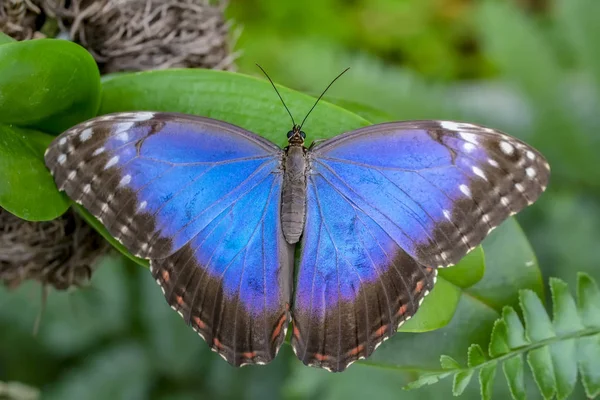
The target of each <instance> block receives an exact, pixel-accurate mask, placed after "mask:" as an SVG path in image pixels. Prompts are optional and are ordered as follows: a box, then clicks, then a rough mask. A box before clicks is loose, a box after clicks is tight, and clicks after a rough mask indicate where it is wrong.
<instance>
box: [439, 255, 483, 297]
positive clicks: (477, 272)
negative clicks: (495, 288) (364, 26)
mask: <svg viewBox="0 0 600 400" xmlns="http://www.w3.org/2000/svg"><path fill="white" fill-rule="evenodd" d="M484 264H485V254H484V253H483V248H482V247H481V246H477V247H476V248H475V249H473V251H471V252H470V253H469V254H467V255H466V256H465V257H464V258H463V259H462V260H460V262H459V263H458V264H456V265H455V266H453V267H450V268H444V269H441V270H439V271H438V275H439V276H440V277H442V278H444V279H445V280H447V281H449V282H452V283H453V284H455V285H456V286H458V287H460V288H463V289H466V288H469V287H471V286H473V285H475V284H476V283H477V282H479V281H480V280H481V279H482V278H483V275H484V274H485V268H482V266H483V265H484Z"/></svg>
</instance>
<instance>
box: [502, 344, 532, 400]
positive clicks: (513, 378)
mask: <svg viewBox="0 0 600 400" xmlns="http://www.w3.org/2000/svg"><path fill="white" fill-rule="evenodd" d="M502 370H503V371H504V376H505V377H506V381H507V383H508V387H509V388H510V394H511V395H512V397H513V399H515V400H525V399H526V398H527V397H526V395H525V374H524V370H523V356H521V355H520V354H518V355H516V356H515V357H512V358H509V359H508V360H506V361H504V363H502Z"/></svg>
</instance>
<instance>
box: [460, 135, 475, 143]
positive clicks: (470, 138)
mask: <svg viewBox="0 0 600 400" xmlns="http://www.w3.org/2000/svg"><path fill="white" fill-rule="evenodd" d="M459 135H460V137H461V138H463V139H464V140H466V141H467V142H470V143H471V144H473V143H477V139H478V138H477V135H476V134H474V133H469V132H460V133H459Z"/></svg>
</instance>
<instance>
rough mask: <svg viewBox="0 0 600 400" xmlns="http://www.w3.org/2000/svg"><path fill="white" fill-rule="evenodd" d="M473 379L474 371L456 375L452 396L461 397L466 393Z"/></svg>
mask: <svg viewBox="0 0 600 400" xmlns="http://www.w3.org/2000/svg"><path fill="white" fill-rule="evenodd" d="M472 377H473V370H467V371H461V372H459V373H457V374H456V375H454V382H453V383H452V394H454V395H455V396H460V395H461V394H462V392H464V391H465V389H466V387H467V385H468V384H469V382H471V378H472Z"/></svg>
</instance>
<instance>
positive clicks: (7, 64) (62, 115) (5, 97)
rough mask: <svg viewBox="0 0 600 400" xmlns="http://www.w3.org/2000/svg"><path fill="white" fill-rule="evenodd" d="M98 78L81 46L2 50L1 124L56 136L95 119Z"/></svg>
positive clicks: (40, 44) (44, 44) (43, 44)
mask: <svg viewBox="0 0 600 400" xmlns="http://www.w3.org/2000/svg"><path fill="white" fill-rule="evenodd" d="M99 96H100V75H99V72H98V67H97V66H96V62H95V61H94V59H93V58H92V56H91V55H90V54H89V53H88V52H87V51H86V50H85V49H84V48H83V47H81V46H79V45H77V44H75V43H72V42H69V41H66V40H55V39H39V40H29V41H24V42H14V43H7V44H4V45H2V46H0V123H5V124H15V125H19V126H27V127H32V128H37V129H40V130H42V131H44V132H51V133H60V132H62V131H64V130H65V129H67V128H70V127H71V126H73V125H75V124H77V123H78V122H81V121H84V120H86V119H89V118H91V117H93V116H94V115H96V110H97V108H98V102H99V98H100V97H99Z"/></svg>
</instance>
